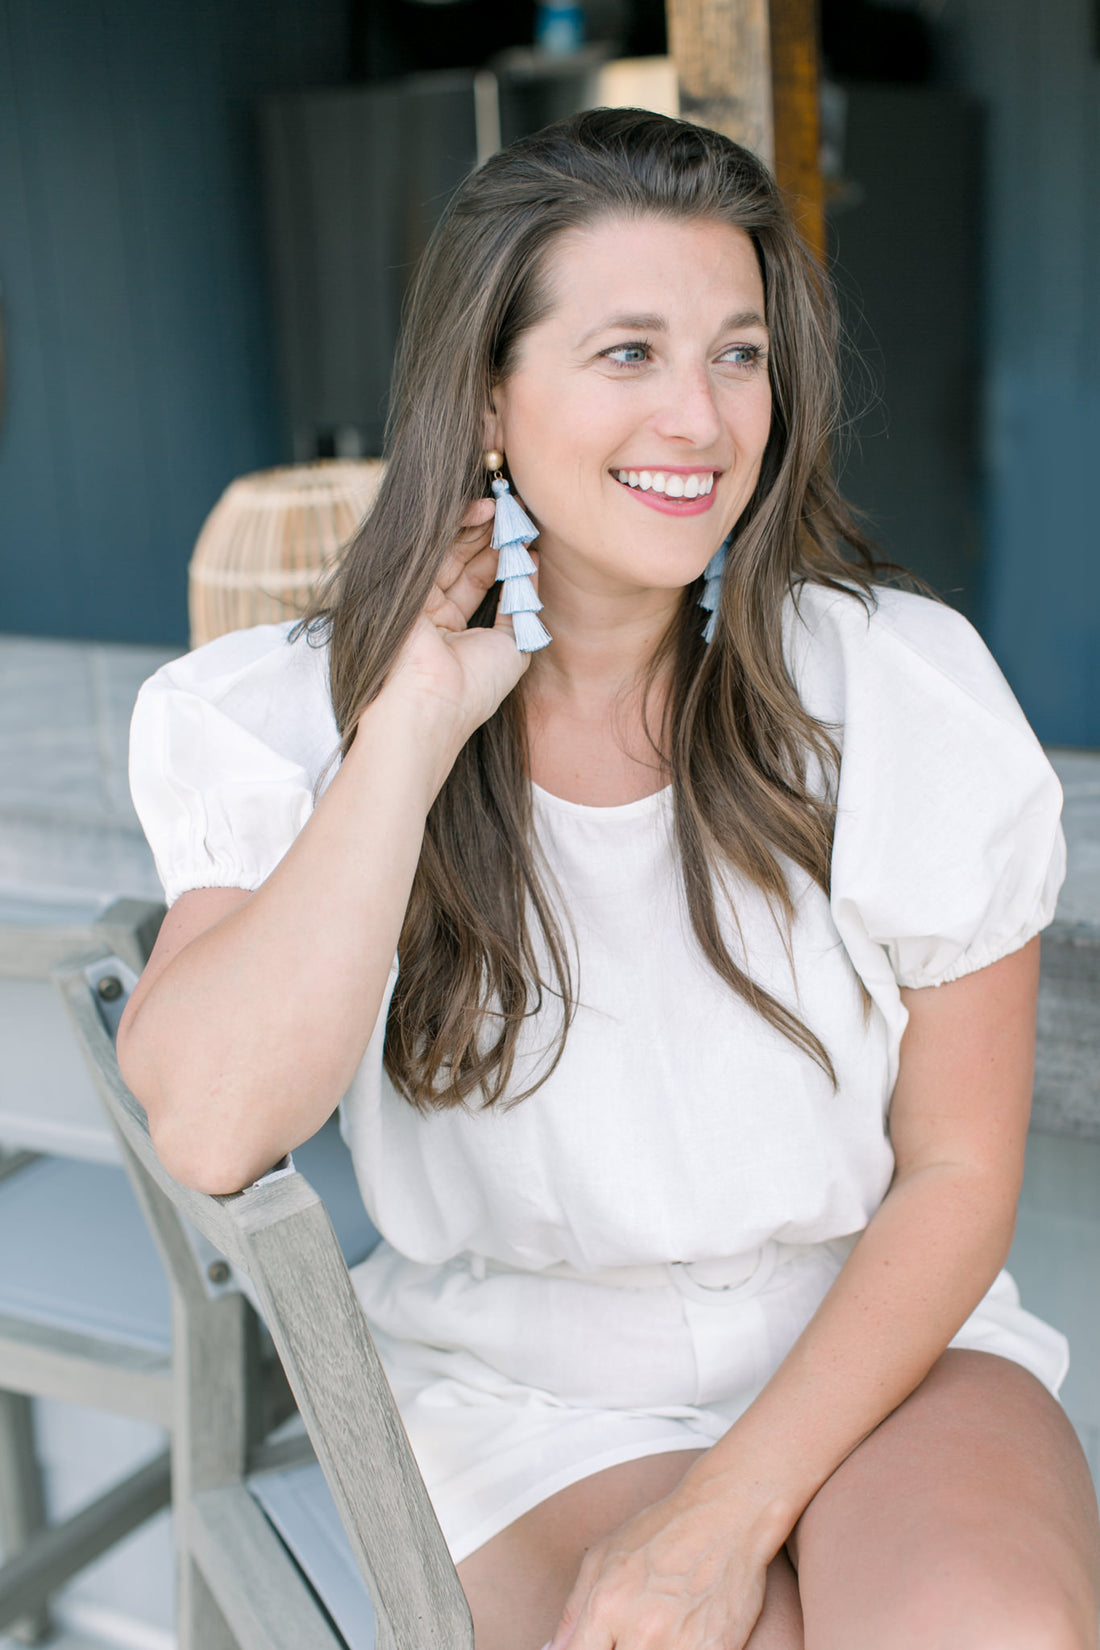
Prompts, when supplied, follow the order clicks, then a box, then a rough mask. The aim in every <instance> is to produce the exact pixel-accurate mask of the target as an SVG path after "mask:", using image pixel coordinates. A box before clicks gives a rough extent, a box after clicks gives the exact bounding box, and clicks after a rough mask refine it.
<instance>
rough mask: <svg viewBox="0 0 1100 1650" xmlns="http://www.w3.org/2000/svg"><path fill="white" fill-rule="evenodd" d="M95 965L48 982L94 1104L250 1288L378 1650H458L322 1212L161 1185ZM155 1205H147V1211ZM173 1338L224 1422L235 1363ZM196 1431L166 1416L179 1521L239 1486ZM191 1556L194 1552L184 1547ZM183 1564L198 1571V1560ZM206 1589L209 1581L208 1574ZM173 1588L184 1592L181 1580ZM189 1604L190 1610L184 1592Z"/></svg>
mask: <svg viewBox="0 0 1100 1650" xmlns="http://www.w3.org/2000/svg"><path fill="white" fill-rule="evenodd" d="M102 966H104V962H103V958H102V954H100V956H99V958H98V959H95V958H93V959H83V960H81V961H80V962H78V963H77V964H74V965H73V966H72V967H69V968H66V969H61V970H58V971H57V972H56V974H55V979H56V981H57V984H58V986H59V989H60V990H61V991H62V994H63V996H64V998H65V1001H66V1004H67V1006H68V1009H69V1012H70V1014H71V1015H72V1018H73V1021H74V1024H75V1026H76V1027H77V1030H78V1034H79V1036H80V1037H81V1039H82V1041H83V1043H84V1045H85V1047H86V1048H87V1050H88V1052H89V1056H90V1058H91V1059H92V1061H93V1062H94V1076H95V1081H96V1084H97V1087H98V1089H99V1092H100V1095H101V1097H102V1098H103V1100H104V1103H105V1105H106V1106H107V1109H108V1112H109V1114H110V1115H111V1117H112V1119H113V1121H114V1122H115V1125H116V1127H117V1128H118V1130H119V1132H120V1134H121V1136H122V1137H123V1139H124V1141H125V1143H126V1148H127V1150H128V1152H129V1153H130V1154H132V1159H133V1161H135V1162H136V1163H137V1164H138V1165H140V1168H141V1170H143V1171H144V1172H145V1174H146V1175H147V1176H148V1178H149V1180H150V1181H151V1182H152V1184H153V1186H154V1187H155V1188H159V1191H160V1193H162V1194H163V1196H164V1197H166V1198H168V1199H170V1200H171V1201H172V1203H173V1204H174V1205H175V1207H176V1208H177V1209H179V1210H182V1211H183V1212H184V1213H185V1214H186V1215H187V1217H188V1219H190V1220H191V1221H193V1223H194V1224H195V1226H196V1227H197V1228H198V1230H199V1231H201V1232H202V1233H203V1235H204V1236H205V1237H206V1238H207V1239H208V1240H209V1241H210V1242H211V1243H213V1244H214V1245H215V1247H216V1248H217V1249H218V1250H219V1251H220V1252H221V1253H222V1254H223V1255H225V1256H226V1258H227V1260H229V1261H230V1262H231V1264H232V1265H234V1266H236V1267H239V1268H240V1270H241V1271H243V1272H244V1273H246V1274H247V1275H248V1276H249V1277H250V1278H251V1279H252V1283H253V1286H254V1288H255V1290H256V1293H257V1296H258V1298H259V1300H260V1303H261V1306H262V1308H263V1312H264V1317H265V1320H266V1323H267V1326H268V1329H269V1331H270V1333H271V1336H272V1339H273V1340H274V1342H275V1346H276V1348H277V1350H278V1352H279V1356H280V1359H281V1360H282V1364H283V1367H284V1369H285V1370H286V1374H287V1377H288V1379H289V1381H290V1385H291V1387H292V1388H293V1391H294V1394H295V1397H296V1398H297V1401H298V1407H299V1409H300V1411H301V1414H302V1418H303V1420H304V1422H305V1424H306V1427H307V1430H308V1431H309V1434H310V1437H311V1439H312V1441H313V1446H314V1449H315V1450H316V1453H317V1459H318V1461H319V1462H320V1465H321V1467H322V1470H323V1471H324V1473H325V1477H326V1479H327V1481H328V1484H329V1487H330V1489H331V1491H332V1495H333V1499H334V1501H335V1503H336V1507H337V1510H338V1512H339V1514H340V1517H341V1519H342V1521H343V1523H344V1525H345V1528H346V1530H347V1533H348V1538H349V1540H350V1542H351V1545H352V1550H353V1552H354V1554H355V1558H356V1561H357V1563H358V1564H359V1566H360V1569H361V1571H362V1573H363V1577H364V1579H365V1580H366V1582H367V1585H368V1588H369V1589H370V1592H371V1597H372V1601H373V1603H374V1607H375V1613H376V1625H377V1642H378V1650H472V1645H473V1628H472V1625H471V1621H470V1614H469V1609H468V1606H467V1604H466V1599H465V1595H464V1594H463V1591H462V1588H461V1585H460V1584H459V1581H458V1576H457V1574H456V1572H455V1569H454V1565H453V1564H452V1562H451V1559H450V1555H449V1553H448V1551H447V1547H446V1544H445V1542H444V1540H443V1536H442V1533H441V1531H440V1529H439V1525H438V1522H437V1520H436V1517H435V1513H434V1511H433V1509H432V1506H431V1502H430V1501H429V1499H428V1495H427V1491H426V1490H425V1488H424V1484H423V1480H422V1479H421V1477H420V1474H419V1471H418V1469H417V1467H416V1463H415V1460H414V1458H413V1455H412V1451H411V1449H410V1447H409V1443H408V1439H407V1438H406V1436H405V1432H404V1428H403V1427H402V1425H401V1420H400V1417H399V1415H398V1413H397V1407H396V1405H395V1403H394V1401H393V1396H392V1394H391V1392H390V1390H389V1386H388V1383H387V1381H386V1379H385V1375H384V1374H383V1372H382V1368H381V1365H380V1363H379V1361H378V1356H377V1353H376V1352H375V1349H374V1344H373V1342H372V1341H371V1338H370V1334H369V1332H368V1329H367V1325H366V1320H365V1319H364V1317H363V1313H362V1309H361V1307H360V1305H359V1301H358V1299H357V1297H356V1295H355V1291H354V1289H353V1287H352V1284H351V1280H350V1278H349V1276H348V1271H347V1267H346V1266H345V1264H344V1260H343V1256H342V1254H341V1253H340V1248H339V1245H338V1244H337V1242H336V1238H335V1236H334V1234H333V1231H332V1227H331V1225H330V1224H329V1220H328V1216H327V1215H326V1213H325V1210H324V1206H323V1205H322V1203H321V1201H320V1199H319V1198H318V1197H317V1195H316V1193H315V1192H314V1191H313V1189H312V1188H311V1187H310V1186H309V1185H308V1184H307V1183H306V1182H305V1180H304V1179H303V1178H302V1177H301V1175H298V1174H291V1175H288V1176H285V1177H280V1178H278V1179H276V1180H272V1181H268V1182H266V1183H263V1184H260V1185H258V1186H256V1187H254V1188H251V1189H250V1190H248V1191H245V1192H241V1193H238V1194H237V1195H235V1196H232V1197H223V1198H211V1197H204V1196H203V1195H202V1194H200V1193H197V1192H191V1191H188V1190H187V1189H186V1188H184V1187H180V1186H178V1185H177V1184H176V1183H175V1182H174V1181H173V1180H172V1179H171V1178H170V1177H169V1176H168V1175H167V1174H166V1173H165V1171H164V1169H163V1168H162V1167H161V1165H160V1163H159V1162H158V1161H157V1158H156V1154H155V1153H154V1151H153V1148H152V1143H151V1141H150V1139H149V1133H148V1128H147V1125H146V1120H145V1117H144V1114H143V1113H142V1111H141V1108H140V1107H139V1106H138V1105H137V1103H136V1102H135V1101H134V1099H133V1097H132V1096H131V1095H130V1093H129V1091H128V1090H127V1089H126V1086H125V1084H124V1083H123V1082H122V1078H121V1076H120V1074H119V1072H118V1068H117V1064H116V1062H115V1058H114V1050H113V1048H112V1046H111V1043H110V1039H109V1038H108V1037H107V1036H106V1034H105V1032H104V1030H103V1027H102V1024H101V1023H100V1021H99V1017H98V1014H97V1012H96V1008H95V1005H94V1002H93V1000H92V997H91V993H90V989H89V984H88V977H89V976H90V977H91V978H92V979H94V978H95V977H96V970H97V969H98V968H100V967H102ZM156 1201H157V1199H156V1197H155V1196H154V1197H153V1198H152V1202H153V1204H154V1205H155V1203H156ZM233 1298H234V1299H236V1297H233ZM219 1304H220V1303H219ZM181 1310H182V1308H181ZM210 1333H213V1331H212V1330H211V1331H210ZM187 1337H188V1340H189V1341H190V1343H191V1351H190V1354H189V1356H190V1359H191V1360H192V1364H193V1374H192V1375H191V1376H187V1375H184V1377H183V1379H184V1383H185V1387H187V1388H188V1389H189V1390H190V1391H192V1392H194V1391H196V1390H198V1389H199V1388H198V1386H197V1376H198V1374H199V1372H200V1370H203V1369H205V1370H209V1371H210V1372H211V1373H213V1371H214V1367H215V1362H216V1361H225V1360H227V1361H226V1369H228V1372H229V1373H228V1374H227V1373H225V1370H223V1372H222V1374H221V1375H220V1376H219V1379H222V1380H225V1381H228V1382H229V1386H230V1389H231V1390H230V1392H229V1396H228V1398H227V1399H225V1400H223V1401H224V1402H225V1403H226V1404H227V1405H228V1408H227V1411H226V1412H227V1413H235V1411H234V1409H233V1406H234V1405H235V1404H236V1403H237V1401H238V1399H237V1397H236V1396H235V1394H237V1393H239V1392H240V1391H243V1387H242V1386H241V1385H240V1384H239V1379H238V1376H237V1375H236V1373H235V1371H236V1370H237V1369H238V1368H239V1364H240V1359H239V1353H238V1352H237V1351H236V1350H233V1349H232V1348H231V1349H230V1352H229V1353H228V1355H227V1354H226V1353H225V1352H224V1350H222V1351H218V1352H217V1353H216V1354H215V1353H214V1351H213V1350H212V1349H206V1348H205V1344H204V1341H203V1336H202V1334H201V1333H200V1334H199V1335H198V1336H196V1334H195V1327H194V1322H193V1320H189V1322H188V1327H187ZM182 1344H183V1342H182V1339H181V1346H182ZM212 1346H213V1343H211V1348H212ZM179 1378H180V1376H179V1374H177V1379H179ZM186 1401H187V1400H185V1402H186ZM204 1424H205V1422H204V1421H203V1419H202V1417H201V1415H199V1414H198V1413H197V1412H196V1411H195V1410H191V1411H189V1412H188V1413H185V1414H180V1413H179V1412H177V1436H178V1437H179V1438H180V1439H181V1440H184V1441H185V1442H184V1443H182V1444H181V1455H180V1461H181V1466H180V1468H179V1472H180V1473H181V1474H182V1473H184V1472H185V1473H186V1474H187V1482H186V1484H184V1482H183V1481H182V1479H181V1481H180V1482H179V1483H178V1485H177V1495H178V1497H179V1500H178V1503H177V1505H178V1506H179V1507H180V1508H181V1510H182V1509H183V1508H185V1507H192V1506H193V1505H194V1503H195V1501H196V1498H197V1496H198V1495H199V1494H201V1492H202V1491H204V1490H206V1489H213V1488H218V1487H220V1486H224V1485H226V1484H228V1483H229V1482H230V1480H231V1477H232V1472H233V1471H240V1472H242V1473H243V1465H244V1464H243V1461H241V1460H240V1457H239V1454H238V1456H237V1458H236V1460H233V1459H231V1455H232V1451H233V1450H234V1449H238V1450H239V1434H234V1435H233V1438H236V1439H237V1440H238V1442H236V1443H234V1442H233V1438H231V1437H230V1436H229V1434H228V1433H227V1434H225V1435H223V1434H221V1433H220V1432H219V1431H218V1429H217V1428H216V1427H215V1428H213V1430H212V1431H211V1433H210V1435H209V1437H206V1438H204V1437H203V1436H202V1433H201V1427H202V1425H204ZM230 1430H231V1429H230ZM188 1440H189V1441H188ZM204 1452H205V1453H204ZM184 1462H187V1463H188V1465H186V1467H185V1466H184V1465H183V1463H184ZM185 1516H188V1514H186V1513H185ZM187 1539H188V1541H190V1537H188V1538H187ZM191 1550H192V1551H193V1552H196V1553H197V1548H195V1547H194V1546H192V1547H191ZM196 1562H197V1563H199V1565H200V1568H201V1567H202V1566H201V1561H200V1560H198V1559H197V1558H196ZM207 1580H208V1581H211V1580H212V1577H211V1576H210V1575H209V1574H207ZM184 1582H185V1588H187V1587H188V1585H189V1584H188V1583H187V1582H186V1578H184ZM215 1590H216V1589H215ZM190 1591H191V1594H193V1595H194V1596H195V1597H201V1593H195V1591H194V1588H191V1590H190ZM219 1596H220V1595H219ZM191 1642H192V1641H191V1640H189V1639H188V1638H186V1637H185V1636H183V1634H182V1630H181V1644H182V1645H184V1646H186V1647H187V1650H190V1646H191ZM196 1650H198V1647H197V1646H196ZM202 1650H207V1647H206V1646H203V1647H202Z"/></svg>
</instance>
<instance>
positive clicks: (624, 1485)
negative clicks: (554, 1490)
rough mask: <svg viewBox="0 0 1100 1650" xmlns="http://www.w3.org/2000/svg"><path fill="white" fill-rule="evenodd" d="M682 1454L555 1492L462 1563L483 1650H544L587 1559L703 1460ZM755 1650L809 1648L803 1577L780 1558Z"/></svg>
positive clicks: (627, 1465)
mask: <svg viewBox="0 0 1100 1650" xmlns="http://www.w3.org/2000/svg"><path fill="white" fill-rule="evenodd" d="M700 1453H701V1452H697V1451H694V1450H681V1451H677V1452H674V1453H669V1454H665V1455H648V1456H646V1457H645V1458H644V1459H642V1460H640V1461H627V1462H624V1463H623V1465H622V1466H618V1467H608V1468H607V1469H606V1471H604V1472H598V1473H595V1474H593V1476H592V1477H591V1478H585V1479H582V1480H581V1482H580V1483H579V1484H572V1485H570V1487H569V1488H568V1489H565V1490H562V1491H560V1492H559V1494H557V1495H552V1496H551V1497H550V1498H549V1499H548V1500H547V1501H544V1502H542V1503H541V1505H540V1506H537V1507H535V1508H533V1509H532V1510H531V1512H529V1513H525V1514H524V1516H523V1517H522V1518H518V1519H517V1520H516V1522H515V1523H514V1524H510V1525H509V1526H508V1528H507V1529H506V1530H502V1531H501V1533H500V1534H499V1535H498V1536H494V1538H493V1540H492V1541H488V1542H486V1544H485V1546H484V1547H481V1548H479V1549H478V1551H477V1552H476V1553H471V1555H470V1557H469V1558H467V1559H465V1560H464V1561H463V1563H461V1564H460V1565H459V1566H458V1574H459V1577H460V1579H461V1581H462V1585H463V1587H464V1588H465V1590H466V1597H467V1598H468V1599H469V1601H470V1609H471V1611H472V1613H473V1618H474V1636H475V1640H476V1645H477V1650H540V1647H541V1646H542V1645H544V1644H545V1643H546V1641H547V1640H548V1639H549V1638H550V1635H551V1634H552V1633H553V1631H554V1629H555V1627H556V1626H557V1624H558V1620H559V1618H560V1616H561V1612H562V1610H563V1608H564V1606H565V1601H566V1599H567V1598H568V1597H569V1593H570V1590H571V1589H572V1586H573V1582H574V1581H575V1580H576V1575H577V1571H578V1569H579V1568H580V1563H581V1559H582V1558H583V1557H584V1554H585V1552H586V1551H587V1549H588V1548H589V1547H591V1546H593V1545H594V1544H595V1543H596V1542H597V1541H602V1540H603V1538H604V1536H605V1535H607V1534H609V1533H610V1531H612V1530H614V1529H616V1528H617V1527H618V1526H619V1525H620V1524H623V1523H625V1521H626V1520H627V1519H628V1518H632V1517H633V1516H634V1514H635V1513H638V1512H641V1511H642V1509H643V1508H644V1507H648V1506H651V1505H652V1504H653V1502H654V1501H659V1500H660V1499H661V1497H662V1496H665V1495H668V1494H669V1492H670V1491H671V1490H673V1489H674V1488H675V1487H676V1485H677V1484H678V1483H679V1482H680V1479H681V1478H682V1477H683V1475H684V1473H685V1472H686V1471H687V1469H688V1467H689V1466H690V1465H691V1463H692V1462H693V1461H696V1460H698V1458H699V1454H700ZM746 1650H802V1615H801V1610H800V1608H799V1602H798V1585H797V1582H796V1580H795V1575H794V1571H793V1570H792V1568H791V1566H790V1563H789V1561H788V1560H787V1557H786V1555H785V1554H784V1553H781V1554H780V1555H779V1557H778V1558H777V1559H776V1561H775V1563H774V1564H773V1565H772V1566H771V1568H770V1569H769V1571H768V1590H767V1596H766V1598H765V1600H764V1609H763V1611H762V1612H761V1615H760V1619H759V1621H758V1622H757V1625H756V1628H755V1629H754V1631H753V1634H752V1637H751V1638H750V1640H749V1642H748V1645H747V1646H746Z"/></svg>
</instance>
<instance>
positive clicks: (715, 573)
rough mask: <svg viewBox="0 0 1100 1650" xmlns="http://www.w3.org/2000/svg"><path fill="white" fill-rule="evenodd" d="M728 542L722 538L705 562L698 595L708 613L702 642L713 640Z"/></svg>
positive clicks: (701, 605) (700, 602) (700, 603)
mask: <svg viewBox="0 0 1100 1650" xmlns="http://www.w3.org/2000/svg"><path fill="white" fill-rule="evenodd" d="M731 536H732V535H731ZM729 542H730V541H729V539H728V538H727V539H723V540H722V542H721V544H720V545H719V546H718V548H717V550H716V551H715V552H714V554H713V556H712V557H711V558H710V560H709V561H708V562H707V566H706V571H705V572H704V574H703V588H702V591H701V592H700V595H699V606H700V607H702V608H705V609H706V611H707V613H708V615H709V617H708V619H707V622H706V624H705V625H704V626H703V640H704V642H713V640H714V624H715V619H716V616H717V608H718V603H719V600H720V599H721V595H722V572H723V569H724V568H725V565H726V553H727V551H728V550H729Z"/></svg>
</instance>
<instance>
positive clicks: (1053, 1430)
mask: <svg viewBox="0 0 1100 1650" xmlns="http://www.w3.org/2000/svg"><path fill="white" fill-rule="evenodd" d="M788 1547H789V1550H790V1552H791V1556H792V1558H793V1559H794V1561H795V1563H796V1565H797V1567H798V1581H799V1589H800V1592H801V1598H802V1607H803V1610H804V1612H805V1635H806V1650H1095V1647H1096V1643H1097V1610H1098V1605H1100V1528H1098V1524H1097V1514H1096V1499H1095V1496H1094V1495H1093V1490H1092V1484H1091V1482H1090V1480H1089V1475H1088V1469H1087V1466H1086V1464H1085V1461H1084V1457H1083V1455H1082V1453H1081V1450H1080V1447H1079V1445H1078V1443H1077V1440H1076V1438H1075V1436H1074V1433H1073V1429H1072V1427H1071V1426H1070V1424H1069V1422H1068V1421H1067V1419H1066V1417H1065V1415H1064V1413H1063V1412H1062V1410H1061V1408H1060V1407H1059V1405H1058V1404H1057V1403H1056V1402H1055V1400H1054V1399H1053V1398H1051V1396H1050V1394H1049V1393H1048V1392H1047V1391H1046V1390H1045V1389H1044V1388H1043V1387H1042V1386H1041V1385H1040V1384H1039V1382H1038V1381H1036V1380H1035V1379H1034V1378H1033V1377H1032V1376H1031V1375H1029V1374H1028V1373H1027V1371H1026V1370H1024V1369H1021V1368H1020V1366H1019V1365H1018V1364H1014V1363H1010V1362H1008V1361H1007V1360H1006V1359H1003V1358H996V1357H993V1356H992V1355H991V1354H988V1353H984V1352H962V1351H948V1352H946V1353H945V1354H944V1356H943V1357H942V1358H941V1359H940V1360H939V1362H938V1363H937V1364H936V1366H935V1367H934V1368H933V1370H932V1372H931V1374H930V1375H929V1376H928V1377H927V1379H926V1380H925V1381H924V1382H923V1383H922V1384H921V1386H919V1387H918V1388H917V1390H916V1392H914V1393H913V1395H912V1396H911V1397H910V1398H908V1399H907V1400H906V1402H905V1403H904V1404H902V1405H900V1406H899V1408H898V1409H896V1410H895V1411H894V1413H893V1414H892V1415H891V1416H889V1417H888V1418H887V1419H886V1420H885V1421H884V1422H883V1423H882V1425H881V1426H879V1427H878V1428H876V1430H875V1431H874V1432H873V1433H872V1434H871V1435H870V1437H869V1438H866V1439H865V1440H864V1442H863V1443H862V1444H861V1445H860V1446H859V1448H858V1449H856V1450H854V1451H853V1452H852V1454H851V1455H850V1456H849V1457H848V1459H847V1461H845V1462H844V1463H843V1464H842V1465H841V1466H840V1467H839V1468H838V1469H837V1471H836V1472H835V1473H834V1474H833V1475H832V1477H831V1478H830V1479H829V1480H828V1482H827V1483H825V1484H824V1485H823V1486H822V1488H821V1489H820V1490H819V1491H818V1493H817V1495H816V1496H815V1497H814V1499H813V1500H812V1501H811V1502H810V1504H809V1506H808V1507H807V1508H806V1511H805V1512H804V1513H803V1515H802V1517H801V1519H800V1520H799V1522H798V1524H797V1526H796V1527H795V1531H794V1533H793V1535H792V1538H791V1540H790V1542H789V1543H788Z"/></svg>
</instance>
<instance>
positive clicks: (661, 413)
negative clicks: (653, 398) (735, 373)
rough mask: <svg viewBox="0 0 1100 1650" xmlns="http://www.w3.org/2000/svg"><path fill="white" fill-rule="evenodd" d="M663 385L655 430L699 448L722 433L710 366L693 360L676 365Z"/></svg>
mask: <svg viewBox="0 0 1100 1650" xmlns="http://www.w3.org/2000/svg"><path fill="white" fill-rule="evenodd" d="M662 386H663V390H664V394H663V395H662V398H661V405H660V407H659V409H658V411H657V414H656V416H655V418H654V421H653V430H654V433H655V434H656V435H659V436H661V437H662V439H663V440H666V441H682V442H684V443H685V445H688V446H691V447H695V448H699V449H702V448H705V447H712V446H713V445H714V444H715V442H716V441H717V440H718V437H719V435H720V434H721V430H722V421H721V419H720V417H719V416H718V408H717V406H716V404H715V400H714V389H713V386H712V384H711V381H710V375H709V374H708V372H707V369H706V367H705V366H704V365H702V364H701V363H700V364H695V363H692V364H690V365H688V364H685V365H683V366H682V367H679V368H672V369H671V370H670V371H669V372H668V373H667V374H666V375H664V376H663V379H662Z"/></svg>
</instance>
